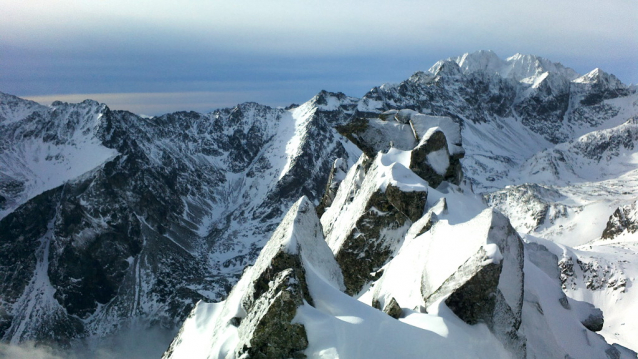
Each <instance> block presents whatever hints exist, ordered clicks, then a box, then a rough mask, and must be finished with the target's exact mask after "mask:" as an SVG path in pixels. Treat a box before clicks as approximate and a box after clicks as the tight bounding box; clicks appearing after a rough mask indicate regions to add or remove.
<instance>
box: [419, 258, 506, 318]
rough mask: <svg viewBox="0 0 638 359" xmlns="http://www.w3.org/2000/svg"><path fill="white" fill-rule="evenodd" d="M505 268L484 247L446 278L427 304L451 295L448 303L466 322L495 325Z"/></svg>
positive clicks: (427, 298) (427, 299)
mask: <svg viewBox="0 0 638 359" xmlns="http://www.w3.org/2000/svg"><path fill="white" fill-rule="evenodd" d="M486 262H487V263H486ZM484 263H486V264H484ZM502 269H503V266H502V265H501V263H493V262H492V261H491V260H490V259H489V258H488V257H487V256H486V252H485V250H484V249H483V248H481V249H480V250H479V251H478V252H477V253H476V254H475V255H473V256H472V257H471V258H470V259H468V260H467V262H465V263H464V264H463V265H462V266H461V267H459V269H458V270H457V271H456V272H455V273H454V274H453V275H452V276H450V277H449V278H448V279H446V280H445V282H444V283H443V284H442V285H441V287H440V288H439V289H437V290H436V291H435V292H434V293H432V294H430V295H429V296H427V297H426V298H424V299H425V305H426V306H428V305H430V304H432V303H434V302H436V301H437V300H438V299H440V298H441V297H443V296H446V295H448V294H449V296H448V298H447V299H446V300H445V304H446V305H447V306H448V307H449V308H450V309H451V310H452V311H453V312H454V314H456V315H457V316H458V317H459V318H461V319H462V320H463V321H464V322H466V323H468V324H477V323H488V325H491V324H492V317H493V315H494V307H495V305H496V298H497V290H498V288H497V287H498V279H499V277H500V275H501V270H502ZM425 294H427V293H425Z"/></svg>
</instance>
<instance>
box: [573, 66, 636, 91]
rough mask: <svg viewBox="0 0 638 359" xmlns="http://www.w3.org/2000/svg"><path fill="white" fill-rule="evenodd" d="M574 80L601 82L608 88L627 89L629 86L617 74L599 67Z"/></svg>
mask: <svg viewBox="0 0 638 359" xmlns="http://www.w3.org/2000/svg"><path fill="white" fill-rule="evenodd" d="M573 82H575V83H582V84H600V85H603V86H605V87H606V88H608V89H625V88H626V87H627V86H625V85H624V84H623V83H622V82H621V81H620V80H619V79H618V78H617V77H616V76H614V75H613V74H610V73H607V72H605V71H603V70H601V69H599V68H595V69H593V70H592V71H590V72H588V73H586V74H585V75H583V76H580V77H578V78H577V79H575V80H573Z"/></svg>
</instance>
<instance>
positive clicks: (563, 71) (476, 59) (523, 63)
mask: <svg viewBox="0 0 638 359" xmlns="http://www.w3.org/2000/svg"><path fill="white" fill-rule="evenodd" d="M446 61H447V62H453V63H456V64H457V65H458V67H459V69H460V70H461V72H462V73H464V74H469V73H473V72H479V71H480V72H485V73H488V74H496V75H499V76H501V77H503V78H510V79H513V80H515V81H523V82H534V81H533V80H532V79H536V78H538V77H540V76H542V75H543V74H546V73H554V74H556V75H559V76H561V77H564V78H566V79H567V80H569V81H572V80H574V79H576V78H578V77H579V76H580V75H579V74H578V73H577V72H576V71H574V70H572V69H570V68H568V67H565V66H563V65H562V64H560V63H554V62H551V61H549V60H547V59H544V58H542V57H539V56H534V55H522V54H515V55H513V56H510V57H508V58H507V59H505V60H503V59H501V58H500V57H499V56H498V55H496V53H494V52H493V51H491V50H488V51H485V50H481V51H477V52H473V53H465V54H463V55H461V56H458V57H451V58H449V59H447V60H444V61H439V62H437V63H436V64H435V65H434V66H432V67H431V68H430V69H429V70H428V71H429V72H430V73H432V74H434V75H436V74H438V73H439V72H440V69H441V65H442V64H444V63H445V62H446Z"/></svg>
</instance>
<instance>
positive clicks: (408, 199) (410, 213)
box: [385, 184, 428, 222]
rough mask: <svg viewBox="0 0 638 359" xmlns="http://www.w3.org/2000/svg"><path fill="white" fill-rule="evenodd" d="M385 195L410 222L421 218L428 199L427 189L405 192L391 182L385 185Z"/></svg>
mask: <svg viewBox="0 0 638 359" xmlns="http://www.w3.org/2000/svg"><path fill="white" fill-rule="evenodd" d="M385 195H386V197H387V198H388V201H389V202H390V203H391V204H392V205H393V206H394V207H395V208H396V209H398V210H399V211H400V212H401V213H403V214H404V215H405V216H406V217H408V218H409V219H410V220H411V221H412V222H416V221H417V220H418V219H419V218H421V216H422V215H423V210H424V209H425V205H426V203H427V199H428V193H427V191H413V192H406V191H402V190H401V189H400V188H399V187H397V186H393V185H392V184H388V186H387V187H386V189H385Z"/></svg>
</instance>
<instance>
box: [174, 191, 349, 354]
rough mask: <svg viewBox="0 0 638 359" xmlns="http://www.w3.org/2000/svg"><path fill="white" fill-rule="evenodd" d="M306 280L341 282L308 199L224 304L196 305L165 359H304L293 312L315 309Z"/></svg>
mask: <svg viewBox="0 0 638 359" xmlns="http://www.w3.org/2000/svg"><path fill="white" fill-rule="evenodd" d="M308 276H315V277H317V278H319V279H320V280H321V281H323V282H324V283H326V284H328V285H331V286H333V288H334V289H336V290H343V289H344V286H343V276H342V275H341V271H340V269H339V266H338V265H337V263H336V261H335V259H334V257H333V256H332V252H331V251H330V249H329V248H328V246H327V245H326V243H325V241H324V240H323V235H322V231H321V224H320V223H319V218H318V217H317V215H316V213H315V210H314V205H313V204H312V203H311V202H310V201H309V200H308V198H306V197H302V198H301V199H299V200H298V201H297V202H296V203H295V204H294V205H293V206H292V207H291V208H290V210H289V211H288V213H287V214H286V216H285V217H284V219H283V221H282V222H281V224H280V225H279V226H278V227H277V230H275V232H274V234H273V236H272V237H271V239H270V240H269V241H268V243H267V244H266V246H265V247H264V248H263V250H262V251H261V253H260V255H259V257H258V258H257V261H256V262H255V265H254V266H252V267H250V268H248V269H246V271H245V272H244V275H243V276H242V278H241V279H240V281H239V283H237V285H236V286H235V287H234V289H233V290H232V291H231V293H230V295H229V296H228V299H226V301H224V302H221V303H217V304H206V303H202V302H200V303H198V305H197V307H196V308H195V309H193V311H192V312H191V315H190V316H189V318H188V319H187V320H186V322H185V323H184V324H183V325H182V329H181V330H180V333H179V334H178V336H177V337H176V338H175V340H174V341H173V343H172V344H171V346H170V347H169V349H168V350H167V352H166V353H165V354H164V358H173V359H176V358H188V359H191V358H244V357H246V356H247V355H248V356H251V357H266V358H279V357H303V355H301V351H303V350H304V349H306V347H307V346H308V338H307V336H306V330H305V328H304V326H303V325H302V324H299V323H296V322H295V321H294V318H295V317H296V313H297V308H298V307H300V306H302V305H314V300H313V297H312V292H311V291H309V286H310V284H309V282H308V280H309V279H308Z"/></svg>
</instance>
